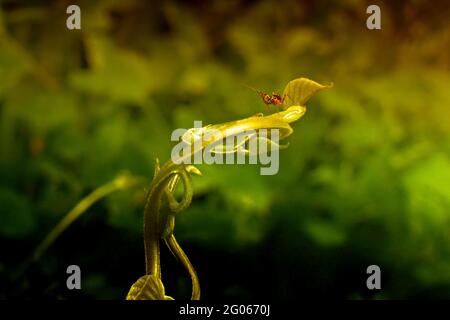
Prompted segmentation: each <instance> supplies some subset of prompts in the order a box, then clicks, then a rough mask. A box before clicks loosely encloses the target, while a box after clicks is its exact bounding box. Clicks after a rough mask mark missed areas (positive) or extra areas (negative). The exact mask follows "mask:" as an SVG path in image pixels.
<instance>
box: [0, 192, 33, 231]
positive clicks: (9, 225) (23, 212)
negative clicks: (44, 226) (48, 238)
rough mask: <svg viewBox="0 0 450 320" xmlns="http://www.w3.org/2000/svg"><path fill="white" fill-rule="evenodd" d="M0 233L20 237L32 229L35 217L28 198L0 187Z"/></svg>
mask: <svg viewBox="0 0 450 320" xmlns="http://www.w3.org/2000/svg"><path fill="white" fill-rule="evenodd" d="M0 221H1V223H0V235H2V236H6V237H14V238H15V237H22V236H25V235H27V234H29V233H30V232H32V231H33V229H34V226H35V219H34V217H33V214H32V212H31V208H30V206H29V203H28V200H27V199H26V198H24V197H23V196H21V195H19V194H17V193H15V192H13V191H11V190H8V189H6V188H1V189H0Z"/></svg>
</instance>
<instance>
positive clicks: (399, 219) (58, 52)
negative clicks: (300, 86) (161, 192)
mask: <svg viewBox="0 0 450 320" xmlns="http://www.w3.org/2000/svg"><path fill="white" fill-rule="evenodd" d="M69 4H71V3H70V1H48V2H40V1H20V2H19V1H5V2H4V3H3V4H2V6H1V9H0V146H1V156H0V248H1V249H0V251H1V254H0V298H9V297H36V296H38V297H40V296H45V297H51V298H63V299H64V298H79V297H82V298H104V299H107V298H124V297H125V294H126V292H127V290H128V288H129V286H130V285H131V283H132V282H133V281H134V279H137V277H138V276H139V275H142V274H143V269H144V265H143V262H144V261H143V243H142V211H143V205H144V198H145V190H132V191H126V192H122V193H116V194H114V195H112V196H110V197H108V198H107V199H105V200H104V201H102V202H101V203H98V204H97V205H95V206H94V207H93V208H91V209H90V210H89V212H88V213H87V215H86V216H85V217H83V218H82V219H81V220H80V221H78V222H76V223H75V224H74V226H72V228H71V231H68V232H67V233H66V234H65V235H63V236H62V238H61V239H60V240H58V242H57V243H56V245H55V246H54V247H53V248H52V249H51V250H50V251H49V252H48V253H47V254H46V256H45V257H43V258H42V259H41V260H40V261H39V262H38V263H37V264H36V265H34V266H33V268H32V269H31V270H28V271H27V272H26V273H25V274H24V275H21V277H19V278H14V277H13V275H14V273H15V271H16V269H17V267H18V266H19V265H20V263H21V262H23V261H24V260H25V259H26V258H27V256H28V255H29V254H30V253H31V252H32V250H33V249H34V247H35V246H36V245H37V244H38V242H39V241H40V240H41V239H42V238H43V237H44V236H45V235H46V234H47V233H48V232H49V230H50V229H51V228H52V227H53V226H54V225H55V224H56V223H57V222H58V221H59V220H60V219H61V217H62V216H63V215H64V214H65V213H67V212H68V211H69V210H70V209H71V208H72V207H73V206H74V205H75V204H76V203H77V201H78V200H79V199H81V198H82V197H83V196H85V195H86V194H88V193H89V192H91V191H92V190H94V189H95V188H97V187H99V186H100V185H102V184H104V183H107V182H109V181H111V180H112V179H113V178H114V177H115V176H116V175H117V174H118V173H119V172H121V171H122V170H128V171H130V172H132V173H133V174H136V175H141V176H145V177H148V181H150V179H151V177H152V172H153V165H154V164H153V162H154V159H155V158H156V157H159V158H160V159H161V161H165V160H166V159H168V158H169V156H170V150H171V147H172V145H173V143H171V142H170V133H171V131H172V130H173V129H175V128H179V127H182V128H189V127H192V126H193V121H194V120H202V121H203V123H204V124H209V123H221V122H225V121H228V120H234V119H237V118H242V117H247V116H250V115H252V114H255V113H257V112H261V111H262V112H267V109H264V108H266V106H265V105H263V104H262V103H261V101H260V99H259V97H258V96H256V95H255V93H254V92H252V91H251V90H248V89H247V88H246V87H245V86H243V85H242V84H247V85H251V86H255V87H258V88H260V89H261V90H265V91H268V92H272V91H277V90H278V91H280V90H282V89H283V88H284V86H285V84H286V83H287V82H288V81H289V80H291V79H294V78H297V77H301V76H304V77H308V78H311V79H314V80H316V81H318V82H321V83H329V82H331V81H332V82H334V88H333V89H331V90H327V91H326V92H323V93H321V94H319V95H318V96H316V97H314V98H313V99H312V100H311V101H310V103H309V109H308V111H307V113H306V115H305V117H304V118H302V119H301V120H300V121H299V122H298V123H296V124H294V127H295V132H294V134H293V135H292V136H291V137H289V141H290V147H289V148H288V149H287V150H283V151H282V152H281V153H280V159H281V164H280V172H279V173H278V174H277V175H276V176H260V175H259V169H258V168H257V167H256V166H251V165H247V166H229V165H228V166H227V165H222V166H218V165H216V166H207V165H202V166H200V169H201V171H202V172H203V176H202V177H199V178H196V179H195V181H194V187H195V198H194V201H193V203H192V206H191V207H190V208H189V209H188V210H187V211H186V212H184V213H183V215H182V216H180V218H179V220H178V224H177V229H176V233H177V236H178V239H179V241H180V243H182V244H183V247H184V248H185V250H186V252H187V253H188V255H189V256H190V258H191V261H192V262H193V264H194V266H195V267H196V269H197V271H198V273H199V277H200V280H201V284H202V288H203V297H204V298H205V299H220V298H224V297H228V298H229V297H233V298H240V299H250V298H259V297H268V298H277V299H296V298H299V297H301V296H305V297H341V298H417V297H427V298H433V297H439V298H450V237H449V235H450V162H449V151H450V150H449V149H450V140H449V136H450V128H449V123H450V121H449V120H450V109H449V106H450V91H449V84H450V73H449V71H450V56H449V55H448V52H449V51H450V26H449V24H448V16H449V14H450V8H449V7H448V5H446V3H445V2H444V1H438V2H433V4H430V3H429V2H427V1H424V0H417V1H408V2H402V1H396V2H395V3H394V2H389V3H388V2H387V1H386V2H383V3H382V4H380V6H381V10H382V30H380V31H369V30H367V29H366V28H365V19H366V17H367V15H366V13H365V10H366V7H367V5H368V4H369V3H368V2H367V1H349V2H343V3H341V2H340V1H314V2H310V1H304V2H300V1H295V2H294V1H287V0H283V1H278V2H269V1H261V2H260V1H245V0H234V1H217V2H211V3H206V2H202V1H194V0H191V1H187V2H185V1H183V2H182V1H161V2H158V1H122V2H119V1H111V0H102V1H80V2H79V5H80V7H81V12H82V29H81V30H78V31H70V30H67V29H66V27H65V20H66V18H67V14H66V13H65V10H66V7H67V6H68V5H69ZM163 263H167V264H168V265H169V266H168V267H167V268H169V269H168V271H165V272H167V274H168V275H170V276H169V278H171V280H169V282H170V281H171V283H169V284H168V287H167V288H166V289H167V292H168V293H169V294H170V295H171V296H174V297H175V298H177V297H179V296H180V297H182V296H184V297H186V296H188V295H187V294H186V292H189V290H190V289H189V283H188V282H185V280H184V278H186V275H185V274H183V272H182V269H181V267H180V266H178V265H176V264H174V263H173V261H172V260H170V259H168V260H167V261H164V260H163ZM69 264H79V265H80V266H81V268H82V270H83V274H85V275H86V278H85V282H84V284H85V286H84V287H83V288H84V290H82V291H81V292H78V293H73V292H68V291H67V289H66V288H65V276H66V275H65V268H66V267H67V266H68V265H69ZM370 264H378V265H379V266H380V267H381V269H382V272H383V278H382V281H383V282H382V288H383V290H382V291H381V293H377V294H374V293H373V292H368V291H367V290H366V288H365V281H366V278H367V275H366V274H365V269H366V267H367V266H368V265H370Z"/></svg>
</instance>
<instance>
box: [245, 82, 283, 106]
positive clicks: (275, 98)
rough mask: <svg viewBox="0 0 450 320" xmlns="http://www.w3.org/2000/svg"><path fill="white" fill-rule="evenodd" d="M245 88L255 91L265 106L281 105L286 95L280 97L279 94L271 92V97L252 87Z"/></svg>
mask: <svg viewBox="0 0 450 320" xmlns="http://www.w3.org/2000/svg"><path fill="white" fill-rule="evenodd" d="M245 86H246V87H247V88H249V89H252V90H253V91H256V93H257V94H258V95H259V96H260V97H261V99H262V101H263V102H264V103H265V104H266V105H269V104H273V105H275V106H279V105H282V104H283V103H284V100H285V99H286V96H287V95H286V94H285V95H283V96H281V95H280V94H278V93H276V92H272V95H270V94H268V93H265V92H262V91H259V90H257V89H255V88H253V87H250V86H247V85H245Z"/></svg>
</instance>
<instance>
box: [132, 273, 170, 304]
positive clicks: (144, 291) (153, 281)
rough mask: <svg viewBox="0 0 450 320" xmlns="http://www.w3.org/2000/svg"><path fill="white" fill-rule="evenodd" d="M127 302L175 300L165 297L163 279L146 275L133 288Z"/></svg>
mask: <svg viewBox="0 0 450 320" xmlns="http://www.w3.org/2000/svg"><path fill="white" fill-rule="evenodd" d="M127 300H173V298H172V297H169V296H166V295H165V293H164V285H163V283H162V281H161V279H159V278H157V277H155V276H153V275H145V276H142V277H140V278H139V279H138V281H136V282H135V283H134V284H133V285H132V286H131V288H130V291H129V292H128V294H127Z"/></svg>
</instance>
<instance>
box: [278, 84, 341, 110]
mask: <svg viewBox="0 0 450 320" xmlns="http://www.w3.org/2000/svg"><path fill="white" fill-rule="evenodd" d="M332 86H333V84H329V85H322V84H320V83H317V82H315V81H312V80H309V79H306V78H298V79H295V80H292V81H290V82H289V83H288V84H287V85H286V88H285V89H284V92H283V96H286V101H288V102H289V103H290V104H293V105H299V106H304V105H305V103H306V102H307V101H308V100H309V98H311V97H312V96H313V95H314V94H315V93H316V92H318V91H320V90H323V89H326V88H331V87H332Z"/></svg>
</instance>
